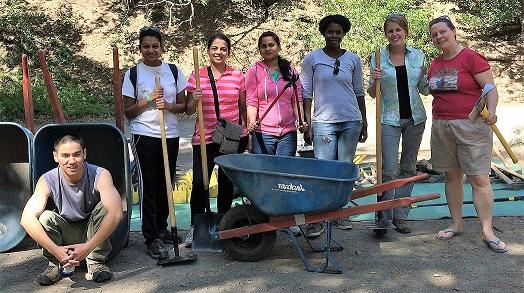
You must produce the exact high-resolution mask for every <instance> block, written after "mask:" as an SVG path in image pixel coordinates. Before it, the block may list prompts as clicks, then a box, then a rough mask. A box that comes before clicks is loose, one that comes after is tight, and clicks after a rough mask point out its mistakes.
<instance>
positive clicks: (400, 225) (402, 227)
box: [393, 219, 411, 234]
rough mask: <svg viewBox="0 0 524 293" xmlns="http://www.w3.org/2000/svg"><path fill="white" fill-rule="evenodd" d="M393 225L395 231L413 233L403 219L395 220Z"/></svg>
mask: <svg viewBox="0 0 524 293" xmlns="http://www.w3.org/2000/svg"><path fill="white" fill-rule="evenodd" d="M393 225H394V226H395V230H397V231H398V232H399V233H402V234H409V233H411V229H410V228H409V226H408V224H407V223H406V221H404V220H403V219H394V220H393Z"/></svg>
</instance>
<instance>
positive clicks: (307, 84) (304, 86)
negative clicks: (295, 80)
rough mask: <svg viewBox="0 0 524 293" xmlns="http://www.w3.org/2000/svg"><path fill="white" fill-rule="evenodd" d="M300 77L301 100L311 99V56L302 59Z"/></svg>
mask: <svg viewBox="0 0 524 293" xmlns="http://www.w3.org/2000/svg"><path fill="white" fill-rule="evenodd" d="M301 68H302V73H301V75H300V84H301V86H300V88H301V92H302V98H303V99H313V57H312V55H311V54H308V55H306V57H304V61H303V62H302V67H301Z"/></svg>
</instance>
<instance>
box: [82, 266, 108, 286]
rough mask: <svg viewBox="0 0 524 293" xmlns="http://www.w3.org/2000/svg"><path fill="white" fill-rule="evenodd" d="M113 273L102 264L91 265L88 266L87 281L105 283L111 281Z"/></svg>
mask: <svg viewBox="0 0 524 293" xmlns="http://www.w3.org/2000/svg"><path fill="white" fill-rule="evenodd" d="M111 278H113V273H111V271H110V270H109V268H108V267H107V266H106V265H105V264H102V263H94V264H89V265H88V266H87V273H86V280H88V281H95V282H96V283H103V282H107V281H109V280H111Z"/></svg>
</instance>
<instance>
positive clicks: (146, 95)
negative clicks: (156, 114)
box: [142, 93, 153, 102]
mask: <svg viewBox="0 0 524 293" xmlns="http://www.w3.org/2000/svg"><path fill="white" fill-rule="evenodd" d="M142 98H143V99H144V100H146V101H147V102H151V101H152V100H153V97H152V96H151V94H150V93H147V94H145V95H143V96H142Z"/></svg>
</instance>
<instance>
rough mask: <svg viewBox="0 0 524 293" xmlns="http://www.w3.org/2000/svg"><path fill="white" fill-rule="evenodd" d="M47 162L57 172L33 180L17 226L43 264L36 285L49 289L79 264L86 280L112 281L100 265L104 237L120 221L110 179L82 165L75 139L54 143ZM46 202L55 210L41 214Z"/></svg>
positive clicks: (108, 246) (83, 154) (119, 208)
mask: <svg viewBox="0 0 524 293" xmlns="http://www.w3.org/2000/svg"><path fill="white" fill-rule="evenodd" d="M53 157H54V159H55V161H56V162H57V163H58V167H56V168H54V169H52V170H50V171H48V172H47V173H45V174H44V175H42V176H41V177H40V178H39V180H38V183H37V184H36V187H35V191H34V194H33V195H32V196H31V198H30V199H29V201H28V202H27V204H26V206H25V208H24V211H23V212H22V219H21V221H20V222H21V224H22V226H23V227H24V228H25V230H26V231H27V233H28V234H29V235H30V236H31V238H33V239H34V240H35V241H36V242H37V243H38V244H39V245H40V246H41V247H42V248H43V255H44V257H45V258H47V260H49V266H48V267H47V269H46V270H45V271H44V272H43V273H42V274H40V275H39V276H38V278H37V282H38V283H39V284H40V285H44V286H46V285H52V284H54V283H56V282H58V281H59V280H61V279H62V278H63V277H64V276H66V275H67V274H66V273H67V272H68V271H71V270H72V269H73V267H76V266H78V265H79V264H80V262H81V261H82V260H84V259H85V260H86V263H87V274H86V279H88V280H93V281H95V282H97V283H100V282H105V281H108V280H109V279H111V278H112V277H113V274H112V273H111V271H110V270H109V269H108V268H107V266H106V265H105V264H104V263H105V261H106V259H107V256H108V255H109V253H110V252H111V243H110V239H109V237H110V236H111V233H113V231H114V230H115V228H116V227H117V226H118V224H119V223H120V220H121V219H122V217H123V214H122V204H121V200H120V195H119V193H118V191H117V190H116V188H115V186H114V185H113V179H112V178H111V174H110V173H109V172H108V171H107V170H106V169H104V168H101V167H98V166H95V165H91V164H88V163H87V162H85V159H86V149H85V146H84V142H83V140H82V138H81V137H79V136H76V135H66V136H64V137H62V138H61V139H59V140H58V141H56V142H55V145H54V151H53ZM48 200H51V201H53V203H54V204H55V206H56V209H55V210H53V211H50V210H45V207H46V204H47V201H48ZM62 270H63V271H64V272H62V273H61V271H62Z"/></svg>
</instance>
